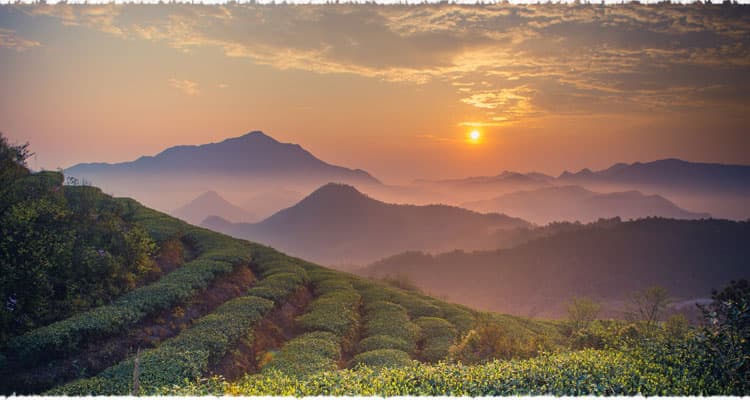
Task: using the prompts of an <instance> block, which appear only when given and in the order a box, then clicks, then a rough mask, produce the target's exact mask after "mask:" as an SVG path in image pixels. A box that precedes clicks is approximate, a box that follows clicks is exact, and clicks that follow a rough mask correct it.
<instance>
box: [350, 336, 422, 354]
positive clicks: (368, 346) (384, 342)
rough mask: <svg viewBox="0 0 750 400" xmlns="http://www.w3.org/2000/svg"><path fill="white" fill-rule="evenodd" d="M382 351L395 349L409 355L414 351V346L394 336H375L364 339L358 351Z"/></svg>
mask: <svg viewBox="0 0 750 400" xmlns="http://www.w3.org/2000/svg"><path fill="white" fill-rule="evenodd" d="M380 349H395V350H401V351H404V352H407V353H408V352H410V351H412V350H413V346H412V345H410V344H409V343H408V342H407V341H406V340H404V339H401V338H395V337H393V336H386V335H375V336H370V337H366V338H364V339H362V341H360V342H359V346H358V347H357V350H358V352H360V353H364V352H366V351H371V350H380Z"/></svg>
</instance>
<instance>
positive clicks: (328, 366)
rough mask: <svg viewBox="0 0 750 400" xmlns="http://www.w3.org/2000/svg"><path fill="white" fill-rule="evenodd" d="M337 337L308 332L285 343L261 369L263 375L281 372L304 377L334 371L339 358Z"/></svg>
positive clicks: (323, 333) (331, 334) (325, 333)
mask: <svg viewBox="0 0 750 400" xmlns="http://www.w3.org/2000/svg"><path fill="white" fill-rule="evenodd" d="M338 341H339V337H338V336H336V335H335V334H333V333H331V332H310V333H306V334H303V335H300V336H298V337H296V338H294V339H292V340H290V341H289V342H287V343H286V344H285V345H284V347H282V349H281V351H280V352H278V353H277V354H276V355H275V356H274V358H273V360H272V361H271V362H269V363H268V364H266V365H265V366H264V367H263V372H264V373H272V371H281V372H283V373H285V374H288V375H295V376H305V375H310V374H314V373H317V372H320V371H335V370H336V369H337V368H338V364H337V361H338V360H339V358H341V352H340V346H339V345H338Z"/></svg>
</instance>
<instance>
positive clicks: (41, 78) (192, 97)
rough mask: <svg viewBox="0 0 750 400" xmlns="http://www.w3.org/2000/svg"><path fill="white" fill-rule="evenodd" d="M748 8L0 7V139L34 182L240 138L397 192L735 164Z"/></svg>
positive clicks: (745, 157) (741, 150) (743, 119)
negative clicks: (261, 139) (22, 157)
mask: <svg viewBox="0 0 750 400" xmlns="http://www.w3.org/2000/svg"><path fill="white" fill-rule="evenodd" d="M749 9H750V7H748V6H743V7H735V8H730V9H726V8H723V9H722V8H721V7H719V6H714V7H699V6H660V7H657V6H607V7H600V6H598V5H596V6H578V7H574V6H569V5H560V6H552V5H550V6H546V5H545V6H500V5H498V6H486V7H478V6H410V7H400V6H391V7H384V6H378V7H375V6H364V5H361V6H345V5H341V6H276V7H271V6H234V7H233V6H210V7H208V6H187V5H185V6H168V5H165V6H155V5H154V6H132V5H131V6H123V5H119V6H114V5H98V6H82V5H54V6H42V5H37V6H30V5H27V6H15V5H1V6H0V70H2V71H3V72H2V74H0V87H2V88H3V90H2V92H1V93H0V131H2V132H4V133H5V135H7V136H8V137H10V138H11V140H12V141H16V142H25V141H29V142H31V144H32V148H33V150H34V151H35V152H36V153H37V158H36V160H35V161H33V162H32V167H34V166H36V167H39V168H49V169H54V168H57V167H67V166H70V165H72V164H75V163H79V162H91V161H108V162H114V161H125V160H131V159H134V158H137V157H138V156H140V155H150V154H154V153H157V152H159V151H161V150H163V149H164V148H166V147H169V146H173V145H177V144H199V143H206V142H212V141H219V140H221V139H223V138H227V137H232V136H239V135H241V134H243V133H246V132H248V131H251V130H263V131H264V132H266V133H267V134H269V135H270V136H273V137H274V138H276V139H278V140H280V141H285V142H294V143H299V144H301V145H302V146H303V147H305V148H307V149H308V150H310V151H311V152H313V154H315V155H317V156H318V157H319V158H321V159H323V160H325V161H328V162H331V163H335V164H340V165H344V166H348V167H353V168H362V169H365V170H368V171H369V172H371V173H372V174H373V175H375V176H377V177H379V178H381V179H383V180H385V181H388V182H394V183H397V182H405V181H410V180H411V179H414V178H437V177H458V176H464V175H479V174H481V175H487V174H495V173H499V172H500V171H502V170H505V169H509V170H519V171H531V170H535V171H540V172H545V173H552V174H558V173H560V172H561V171H562V170H564V169H572V170H573V169H574V170H577V169H580V168H583V167H590V168H594V169H595V168H602V167H606V166H609V165H611V164H613V163H615V162H632V161H639V160H640V161H649V160H653V159H657V158H666V157H678V158H683V159H687V160H691V161H712V162H726V163H743V164H750V152H749V151H747V149H749V148H750V139H748V132H750V119H749V118H747V113H748V111H750V94H749V93H750V79H747V76H748V73H750V10H749ZM470 126H479V129H480V130H481V131H482V134H483V136H482V143H481V144H479V145H471V144H468V143H467V142H466V141H465V135H466V133H467V132H468V131H470V130H471V128H470Z"/></svg>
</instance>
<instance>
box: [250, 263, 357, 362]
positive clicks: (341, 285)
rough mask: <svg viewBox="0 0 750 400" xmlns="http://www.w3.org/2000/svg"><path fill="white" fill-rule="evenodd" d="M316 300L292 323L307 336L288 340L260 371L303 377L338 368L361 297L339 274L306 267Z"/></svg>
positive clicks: (352, 335)
mask: <svg viewBox="0 0 750 400" xmlns="http://www.w3.org/2000/svg"><path fill="white" fill-rule="evenodd" d="M306 270H307V272H308V274H309V276H310V281H311V284H312V286H313V292H314V295H315V299H314V300H313V301H312V302H311V303H310V304H309V305H308V307H307V312H306V313H304V314H302V315H300V316H299V317H297V318H296V319H295V326H296V329H297V330H300V331H303V332H306V333H303V334H302V335H300V336H297V337H296V338H294V339H292V340H290V341H289V342H287V343H286V344H284V346H283V347H282V348H281V350H280V351H279V352H278V353H276V354H275V355H274V357H273V360H272V361H271V362H269V363H268V364H266V365H265V366H264V368H263V372H264V373H272V372H273V371H281V372H283V373H286V374H291V375H298V376H304V375H309V374H311V373H316V372H319V371H333V370H336V369H338V368H339V363H340V361H341V354H342V348H343V349H346V350H349V349H350V348H351V347H352V343H353V342H354V338H355V335H356V331H357V327H358V323H359V313H358V309H359V305H360V301H361V299H360V295H359V293H358V292H357V291H356V290H354V288H353V287H352V285H351V283H350V282H349V280H348V279H347V278H346V277H345V276H344V275H342V274H340V273H336V272H333V271H328V270H324V269H322V268H316V267H314V266H312V265H308V266H307V268H306Z"/></svg>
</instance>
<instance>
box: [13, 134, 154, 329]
mask: <svg viewBox="0 0 750 400" xmlns="http://www.w3.org/2000/svg"><path fill="white" fill-rule="evenodd" d="M30 155H31V153H30V152H29V150H28V145H11V144H9V143H8V141H7V139H6V138H5V137H3V136H2V134H0V301H1V302H2V303H1V304H0V342H5V341H6V340H8V339H9V338H11V337H13V336H16V335H18V334H20V333H23V332H25V331H27V330H30V329H33V328H35V327H38V326H43V325H47V324H49V323H51V322H54V321H56V320H60V319H63V318H66V317H68V316H71V315H73V314H75V313H78V312H81V311H84V310H87V309H90V308H92V307H96V306H100V305H103V304H107V303H108V302H109V301H110V300H112V299H113V298H115V297H116V296H118V295H120V294H122V293H125V292H128V291H130V290H132V289H133V288H135V287H137V286H138V285H140V284H142V283H144V282H146V281H150V280H153V279H155V278H156V277H158V276H160V275H161V270H160V269H159V266H158V264H157V263H156V262H155V261H154V257H153V256H154V255H155V254H156V253H157V243H156V242H155V241H154V240H153V239H152V238H151V237H150V236H149V235H148V234H147V233H146V231H145V230H143V229H142V228H140V227H139V226H137V225H136V224H133V223H132V222H131V217H132V215H131V210H130V209H128V207H127V204H126V203H123V202H118V201H116V200H115V199H113V198H111V197H109V196H105V195H104V194H103V193H102V192H101V190H99V189H97V188H93V187H87V186H77V187H71V186H64V185H63V175H62V174H60V173H58V172H48V171H43V172H38V173H31V171H30V170H29V169H28V168H27V166H26V160H27V159H28V157H29V156H30Z"/></svg>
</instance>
